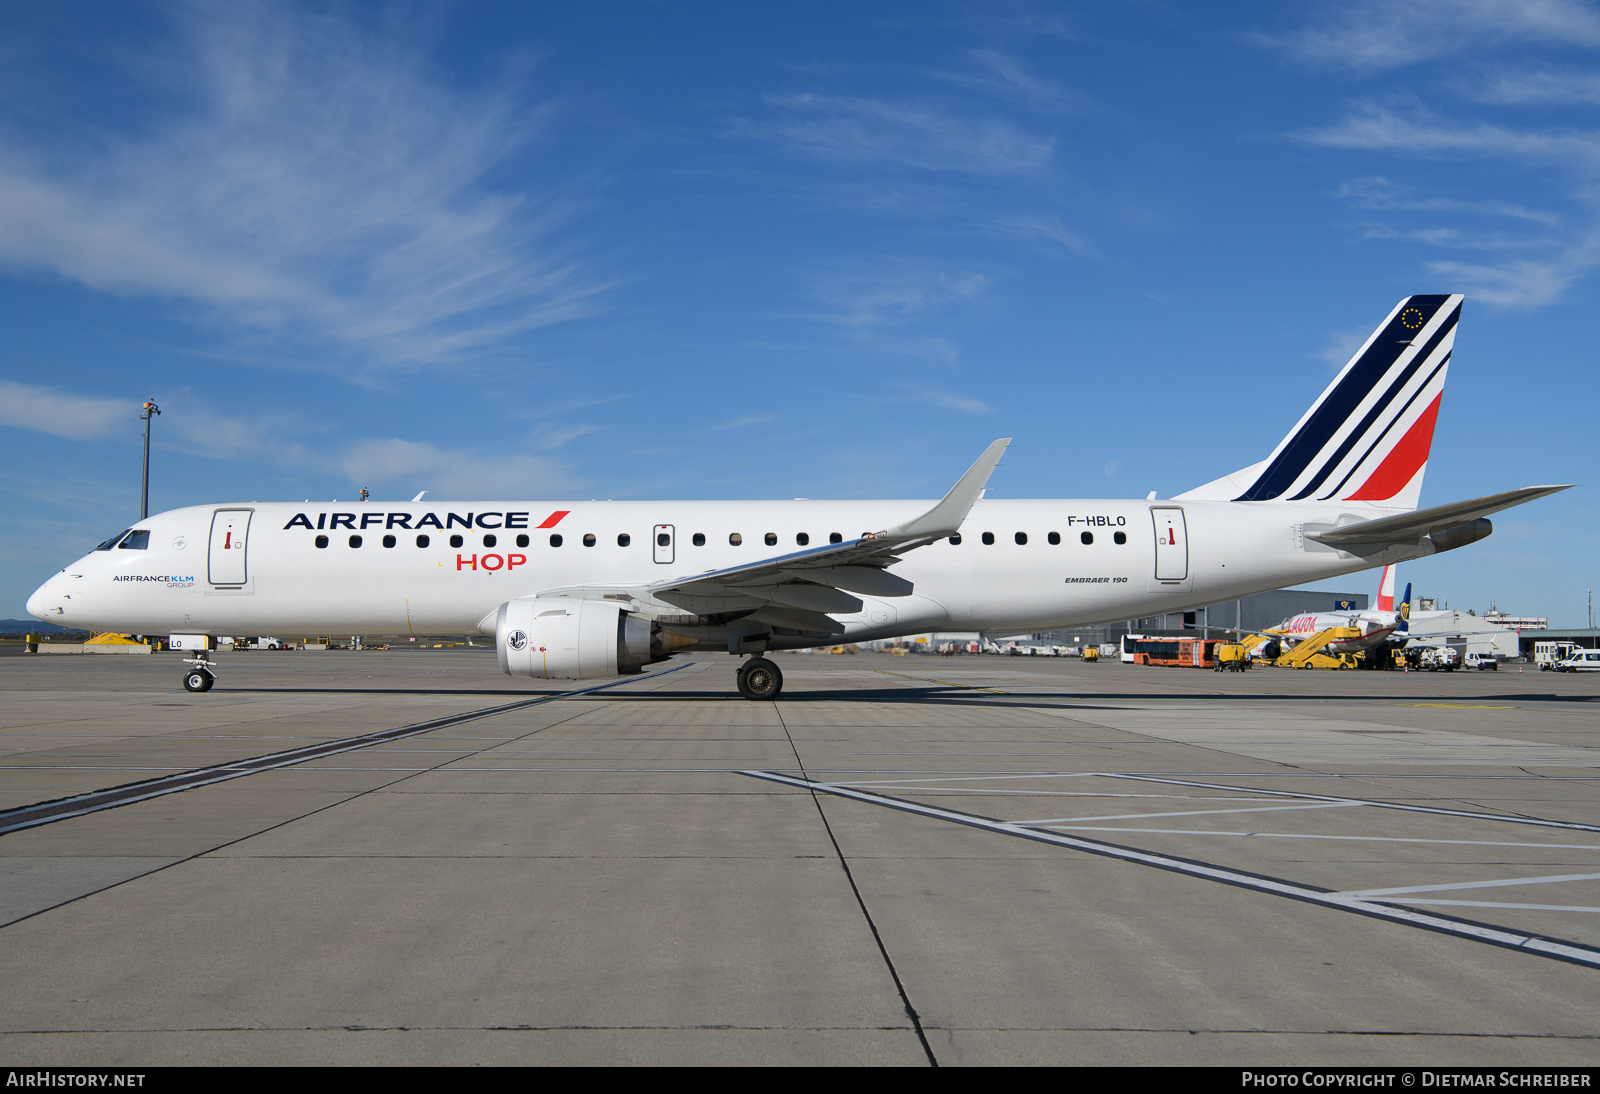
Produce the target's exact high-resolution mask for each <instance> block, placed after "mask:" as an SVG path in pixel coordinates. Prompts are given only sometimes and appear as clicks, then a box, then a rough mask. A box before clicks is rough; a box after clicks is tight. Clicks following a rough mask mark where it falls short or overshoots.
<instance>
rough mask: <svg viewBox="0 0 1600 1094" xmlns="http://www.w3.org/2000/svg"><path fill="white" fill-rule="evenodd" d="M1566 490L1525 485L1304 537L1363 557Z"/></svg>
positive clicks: (1566, 487)
mask: <svg viewBox="0 0 1600 1094" xmlns="http://www.w3.org/2000/svg"><path fill="white" fill-rule="evenodd" d="M1570 489H1572V486H1571V484H1568V485H1566V486H1525V487H1523V488H1522V489H1521V490H1507V491H1506V492H1505V493H1503V494H1490V495H1489V496H1488V497H1485V498H1473V499H1472V500H1471V501H1458V502H1455V503H1454V504H1451V505H1435V506H1434V507H1433V508H1431V509H1418V510H1417V511H1416V512H1414V513H1401V514H1400V515H1399V516H1394V517H1383V518H1381V519H1379V520H1367V521H1362V522H1361V523H1359V524H1346V525H1343V526H1342V527H1338V528H1328V529H1325V530H1322V531H1316V532H1311V531H1308V532H1306V538H1307V539H1314V540H1316V541H1317V542H1318V543H1326V544H1327V545H1328V546H1329V547H1338V548H1340V549H1343V550H1350V551H1355V552H1356V553H1357V554H1366V553H1369V552H1368V551H1367V550H1364V549H1365V548H1371V547H1376V546H1382V545H1385V544H1390V543H1410V542H1413V541H1415V540H1419V539H1421V538H1422V537H1423V536H1426V535H1431V534H1433V533H1435V532H1444V531H1448V530H1449V529H1451V528H1455V527H1458V526H1459V525H1462V524H1467V523H1469V522H1471V521H1474V520H1477V519H1479V518H1480V517H1486V516H1488V515H1489V514H1490V513H1498V512H1500V510H1502V509H1510V508H1511V507H1512V506H1514V505H1523V504H1525V503H1527V502H1530V501H1534V500H1536V499H1538V498H1543V497H1548V496H1549V495H1551V494H1558V493H1560V492H1561V491H1563V490H1570Z"/></svg>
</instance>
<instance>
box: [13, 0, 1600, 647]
mask: <svg viewBox="0 0 1600 1094" xmlns="http://www.w3.org/2000/svg"><path fill="white" fill-rule="evenodd" d="M0 51H3V52H0V60H3V62H4V63H3V64H0V96H3V99H4V104H3V105H4V109H3V110H0V321H3V323H4V329H5V331H6V332H7V335H8V336H7V337H6V338H5V339H4V340H3V342H0V436H3V439H4V442H5V447H6V459H5V460H4V462H3V465H0V507H3V509H0V511H3V514H4V520H3V521H0V582H3V587H0V594H3V596H4V598H5V601H6V604H4V605H0V615H12V616H18V617H20V616H23V615H24V612H23V609H22V604H23V601H24V600H25V599H26V597H27V595H28V593H29V592H31V591H32V590H33V589H34V588H35V587H36V586H37V585H38V584H39V583H40V582H41V581H42V580H43V579H44V578H45V577H47V576H48V575H49V574H50V573H51V572H53V571H54V570H55V569H58V568H59V567H60V566H61V565H63V564H64V563H65V562H66V561H68V560H69V559H71V558H73V557H76V556H77V555H79V554H80V553H82V552H83V551H84V550H85V549H87V548H89V547H91V546H93V544H94V543H96V542H98V541H99V540H100V539H102V538H103V537H104V536H105V535H107V534H109V533H111V532H114V531H116V530H117V529H118V528H120V527H125V526H126V525H127V524H129V523H131V521H132V519H133V518H135V517H136V516H137V515H138V488H139V446H140V423H139V421H138V419H137V413H138V407H139V404H140V402H141V401H142V400H143V399H144V398H146V397H148V396H154V397H155V398H156V400H157V401H158V402H159V403H160V405H161V407H162V410H163V415H162V417H161V418H159V419H158V420H157V421H156V427H155V445H154V451H153V455H152V463H153V465H154V468H153V472H152V486H151V508H152V510H160V509H166V508H173V507H176V506H180V505H188V504H196V503H203V502H214V501H232V500H249V499H261V500H272V499H299V498H303V497H309V498H321V499H331V498H340V497H343V498H349V497H352V496H353V495H354V494H355V492H356V491H357V490H358V489H359V488H360V487H363V486H365V487H367V488H369V489H370V490H371V491H372V493H373V496H374V497H377V498H396V497H404V498H409V497H411V496H412V495H413V494H415V493H416V492H417V491H419V490H423V489H427V490H430V491H431V492H432V493H433V495H434V496H439V497H443V496H447V495H449V496H456V497H463V498H472V497H508V496H510V497H527V498H537V497H546V498H588V497H600V498H672V497H688V498H739V497H795V496H806V497H929V496H937V495H938V494H939V493H941V492H942V491H943V490H944V489H945V488H946V487H947V486H948V485H949V483H950V482H952V481H954V479H955V478H956V477H957V476H958V475H959V474H960V473H961V471H962V470H963V469H964V468H965V467H966V465H967V464H968V463H969V462H970V461H971V460H972V459H973V458H975V457H976V456H977V454H978V453H979V452H980V451H981V450H982V448H983V446H984V445H985V444H986V443H988V441H990V440H992V439H993V438H995V437H999V436H1014V437H1016V439H1017V440H1016V444H1015V445H1014V447H1013V449H1012V450H1011V452H1010V454H1009V455H1008V456H1007V458H1006V460H1005V462H1004V463H1003V464H1002V466H1001V467H1000V469H999V470H998V471H997V473H996V475H995V478H994V480H993V481H992V483H991V493H992V495H994V496H1001V497H1143V496H1144V495H1145V494H1146V493H1148V492H1149V491H1151V490H1156V491H1159V492H1160V494H1161V496H1169V495H1171V494H1174V493H1178V492H1180V491H1182V490H1184V489H1186V488H1188V487H1190V486H1194V485H1197V484H1199V483H1201V482H1205V481H1207V480H1209V479H1211V478H1214V477H1216V476H1218V475H1221V474H1224V473H1226V472H1228V471H1231V470H1234V469H1236V468H1238V467H1241V466H1244V465H1245V464H1248V463H1251V462H1254V461H1255V460H1258V459H1261V458H1263V457H1264V456H1265V455H1266V454H1267V453H1268V452H1269V451H1270V450H1271V448H1272V446H1273V445H1274V444H1276V443H1277V441H1278V440H1279V438H1280V437H1282V435H1283V434H1284V433H1285V432H1286V431H1287V430H1288V428H1289V426H1291V425H1292V424H1293V423H1294V421H1295V420H1296V419H1297V418H1298V416H1299V415H1300V413H1301V412H1302V411H1303V410H1304V409H1305V407H1306V406H1308V405H1309V404H1310V402H1311V400H1312V399H1314V398H1315V396H1316V394H1317V393H1318V392H1319V391H1320V390H1321V389H1322V388H1323V387H1324V386H1325V385H1326V383H1327V382H1328V380H1329V379H1330V378H1331V377H1332V375H1333V373H1334V372H1335V371H1337V368H1338V367H1340V366H1341V365H1342V364H1343V363H1344V360H1345V358H1346V357H1347V356H1348V353H1349V351H1350V350H1351V349H1352V348H1353V347H1354V345H1355V344H1356V343H1358V342H1359V341H1360V339H1361V338H1363V337H1364V336H1365V335H1366V334H1367V333H1368V332H1369V331H1370V330H1371V329H1372V328H1373V327H1374V326H1375V325H1376V324H1377V323H1378V321H1379V320H1381V319H1382V318H1383V317H1384V316H1385V315H1386V314H1387V313H1388V311H1389V309H1390V308H1391V307H1392V306H1393V305H1394V303H1395V301H1397V300H1398V299H1400V298H1401V297H1402V296H1405V295H1407V294H1409V293H1413V292H1464V293H1466V294H1467V304H1466V310H1465V312H1464V317H1463V320H1462V324H1461V329H1460V334H1459V336H1458V339H1457V343H1456V354H1455V358H1454V360H1453V363H1452V369H1451V376H1450V384H1449V387H1448V388H1447V389H1446V392H1445V398H1444V403H1443V408H1442V411H1441V414H1440V418H1439V426H1438V431H1437V434H1436V436H1435V440H1434V448H1433V460H1432V463H1431V464H1430V467H1429V473H1428V478H1427V481H1426V484H1425V486H1424V490H1423V503H1424V504H1440V503H1443V502H1446V501H1452V500H1458V499H1461V498H1466V497H1473V496H1477V495H1481V494H1486V493H1490V492H1493V491H1497V490H1503V489H1509V488H1512V487H1516V486H1522V485H1528V484H1533V483H1546V482H1578V483H1581V484H1584V486H1583V488H1581V489H1578V490H1573V491H1569V492H1567V493H1565V494H1563V495H1560V496H1558V497H1556V498H1553V499H1549V500H1545V501H1542V502H1538V503H1535V504H1533V505H1530V506H1528V507H1526V508H1523V509H1520V510H1516V511H1514V512H1511V513H1507V514H1503V515H1501V516H1500V517H1497V518H1496V520H1495V524H1496V532H1495V535H1494V537H1493V538H1492V539H1490V540H1488V541H1486V542H1484V543H1481V544H1478V545H1475V546H1473V547H1470V548H1467V549H1464V550H1462V551H1459V552H1456V553H1453V554H1449V555H1445V556H1442V557H1440V558H1436V559H1430V560H1424V561H1421V562H1417V563H1413V564H1410V565H1409V566H1408V567H1406V568H1405V569H1404V570H1403V571H1402V575H1403V577H1406V578H1409V579H1411V580H1413V581H1414V582H1415V583H1416V585H1417V589H1418V592H1419V593H1421V594H1423V595H1435V596H1440V597H1448V598H1449V600H1450V603H1451V606H1453V607H1459V608H1467V607H1473V608H1475V609H1476V610H1478V611H1479V612H1482V611H1484V610H1485V609H1487V608H1488V607H1489V606H1490V602H1491V601H1495V602H1497V603H1498V605H1499V607H1500V608H1501V610H1504V611H1509V612H1513V613H1517V614H1544V615H1549V616H1550V617H1551V619H1552V622H1553V623H1554V624H1556V625H1566V626H1581V625H1583V624H1584V622H1585V606H1584V596H1585V588H1586V586H1588V585H1589V584H1591V583H1593V582H1594V581H1595V578H1596V576H1600V575H1597V574H1596V566H1595V562H1596V557H1597V546H1600V536H1597V533H1596V530H1595V529H1596V519H1595V518H1596V515H1597V511H1600V505H1597V503H1596V501H1595V497H1594V491H1593V489H1592V487H1590V486H1589V484H1588V482H1587V480H1589V479H1591V478H1593V476H1592V475H1591V474H1590V473H1589V467H1590V466H1591V465H1592V463H1593V459H1592V457H1591V455H1590V451H1591V449H1592V445H1591V444H1590V439H1591V437H1592V435H1593V432H1594V422H1595V417H1596V406H1597V403H1596V393H1597V384H1596V379H1595V369H1594V367H1593V361H1594V356H1595V348H1594V347H1595V330H1594V326H1595V324H1594V317H1595V315H1596V284H1597V276H1596V274H1597V267H1600V124H1597V109H1600V65H1597V64H1596V61H1597V58H1600V7H1597V6H1596V5H1595V4H1592V3H1585V2H1580V0H1520V2H1512V0H1435V2H1404V0H1386V2H1382V3H1366V2H1357V3H1327V2H1322V3H1315V4H1311V3H1306V4H1294V3H1284V4H1260V5H1242V4H1241V5H1228V4H1208V5H1187V4H1183V5H1180V4H1170V3H1154V2H1152V3H1138V2H1131V3H1124V4H1111V3H1105V4H1094V3H1085V4H1072V5H1049V4H1037V5H1036V4H1025V3H1018V4H1011V5H1008V4H1001V3H996V4H986V5H956V4H950V5H940V4H936V3H907V4H893V3H889V4H876V5H861V4H831V5H830V4H821V3H811V4H805V5H791V6H787V7H780V6H778V5H754V4H735V3H727V4H694V5H668V4H648V3H626V2H617V3H595V4H587V5H571V4H560V5H558V4H533V3H518V4H503V5H500V4H492V3H473V4H459V5H424V4H403V5H390V6H373V5H336V4H335V5H317V6H305V5H294V4H285V3H257V4H251V3H235V4H193V5H190V4H168V5H160V4H144V3H141V4H126V5H117V4H104V5H94V6H92V7H88V8H85V7H70V6H59V5H32V6H22V7H19V8H15V9H13V10H12V11H10V12H9V13H8V17H7V29H6V31H5V32H4V36H3V37H0ZM1367 581H1368V579H1367V578H1366V577H1357V578H1350V579H1345V581H1344V582H1343V583H1342V584H1343V585H1345V586H1350V585H1354V586H1356V587H1362V583H1363V582H1367ZM7 605H9V606H7Z"/></svg>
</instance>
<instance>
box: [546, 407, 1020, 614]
mask: <svg viewBox="0 0 1600 1094" xmlns="http://www.w3.org/2000/svg"><path fill="white" fill-rule="evenodd" d="M1010 443H1011V438H1010V437H1005V438H1002V439H1000V440H998V441H995V442H994V443H993V444H991V445H990V446H989V447H988V448H987V449H985V450H984V453H983V455H981V456H979V457H978V460H977V462H976V463H974V464H973V465H972V466H971V467H970V468H968V469H967V473H966V474H965V475H962V476H961V478H960V480H959V481H957V482H956V484H955V485H954V486H953V487H951V488H950V492H949V493H947V494H946V495H945V496H944V497H943V499H941V500H940V501H939V503H938V504H937V505H935V506H934V507H933V508H932V509H929V510H928V511H927V512H925V513H923V514H922V515H921V516H918V517H916V518H914V519H912V520H909V521H906V522H904V523H902V524H899V525H896V526H895V527H892V528H886V529H884V530H882V531H879V532H868V533H865V534H863V535H862V536H860V537H859V538H857V539H852V540H846V541H844V542H843V543H830V544H827V545H826V546H822V547H812V548H809V549H807V550H804V551H795V552H794V553H792V554H787V555H780V556H778V557H777V558H766V559H761V560H759V561H756V562H751V563H746V564H745V565H742V566H730V567H727V568H725V569H721V570H708V571H706V572H705V573H700V574H691V575H679V576H676V577H671V578H668V579H666V580H665V581H657V582H653V583H651V584H648V585H630V586H621V585H614V586H596V585H591V586H578V587H575V588H568V589H549V590H546V591H543V592H541V593H539V594H538V595H540V596H546V597H548V596H577V597H585V596H587V597H596V596H598V597H605V598H619V597H628V598H633V599H640V600H647V599H654V600H657V601H661V602H664V603H667V604H671V605H673V606H675V607H678V608H681V609H682V610H684V611H686V612H692V613H694V614H695V615H713V614H717V613H721V612H753V613H754V615H755V617H756V618H757V619H758V620H759V621H761V622H765V623H770V624H772V625H773V626H776V627H784V628H787V629H790V630H796V631H801V632H805V633H812V634H820V635H828V634H842V633H843V632H844V629H845V628H844V625H843V624H842V623H840V622H838V621H837V620H834V619H830V618H829V615H830V614H839V615H849V614H852V613H854V612H859V611H860V610H861V609H862V607H863V604H862V602H861V600H860V599H859V598H857V597H855V596H852V595H850V594H851V593H863V594H865V595H868V596H887V597H892V596H909V595H911V593H912V591H913V586H912V584H911V582H909V581H907V580H906V579H905V578H903V577H900V576H898V575H896V574H891V573H889V572H888V570H887V567H889V566H892V565H894V564H895V563H896V562H899V561H900V556H901V555H902V554H904V553H905V552H907V551H910V550H914V549H916V548H918V547H922V546H925V545H927V544H929V543H933V542H934V541H935V540H940V539H944V538H945V537H947V536H953V535H955V534H956V532H957V531H958V530H959V529H960V528H961V524H962V522H963V521H965V520H966V519H967V514H968V513H969V512H971V511H972V506H973V505H974V504H975V503H976V502H977V500H978V499H979V498H980V497H981V496H982V495H983V490H984V486H985V485H986V484H987V483H988V481H989V476H990V475H991V474H992V473H993V472H994V469H995V465H996V464H998V463H999V462H1000V457H1001V456H1003V455H1004V454H1005V450H1006V447H1007V446H1008V445H1009V444H1010Z"/></svg>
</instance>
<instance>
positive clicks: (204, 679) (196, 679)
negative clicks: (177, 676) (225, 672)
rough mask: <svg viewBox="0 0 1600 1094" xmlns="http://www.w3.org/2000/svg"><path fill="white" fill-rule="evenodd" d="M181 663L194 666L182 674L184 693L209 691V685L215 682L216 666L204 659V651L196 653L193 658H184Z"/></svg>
mask: <svg viewBox="0 0 1600 1094" xmlns="http://www.w3.org/2000/svg"><path fill="white" fill-rule="evenodd" d="M183 663H184V664H185V665H193V666H194V667H193V668H192V669H190V670H189V671H188V672H186V673H184V674H183V689H184V690H185V691H210V690H211V685H212V684H215V683H216V682H217V673H216V664H215V662H212V661H208V660H207V659H206V655H205V651H204V650H199V651H197V652H196V653H195V656H193V657H186V658H184V661H183Z"/></svg>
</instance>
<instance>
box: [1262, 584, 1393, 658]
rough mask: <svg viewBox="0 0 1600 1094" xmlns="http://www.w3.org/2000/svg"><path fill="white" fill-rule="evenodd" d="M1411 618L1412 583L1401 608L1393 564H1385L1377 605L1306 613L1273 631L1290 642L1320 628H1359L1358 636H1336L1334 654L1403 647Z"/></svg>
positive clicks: (1329, 646)
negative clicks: (1345, 610) (1395, 593)
mask: <svg viewBox="0 0 1600 1094" xmlns="http://www.w3.org/2000/svg"><path fill="white" fill-rule="evenodd" d="M1410 618H1411V584H1410V583H1409V582H1407V583H1406V594H1405V596H1404V597H1402V598H1401V600H1400V605H1399V607H1398V608H1396V607H1395V603H1394V567H1393V566H1385V567H1384V568H1383V576H1382V577H1381V578H1379V580H1378V607H1377V608H1376V609H1368V610H1366V611H1348V612H1305V613H1302V614H1300V615H1296V616H1293V617H1291V618H1289V619H1285V620H1284V621H1283V622H1282V623H1281V624H1279V625H1278V626H1277V627H1275V628H1273V632H1274V633H1278V634H1282V635H1283V636H1285V637H1286V638H1287V639H1288V640H1289V641H1290V643H1291V644H1292V643H1295V642H1299V641H1303V640H1305V639H1307V638H1310V637H1311V636H1312V635H1314V634H1317V633H1318V632H1320V631H1325V630H1330V629H1332V628H1334V627H1339V628H1342V629H1345V630H1351V629H1354V630H1359V631H1360V632H1361V633H1360V634H1359V635H1358V636H1354V637H1351V638H1342V639H1336V640H1334V641H1332V642H1329V643H1328V645H1327V649H1328V650H1329V651H1330V652H1332V653H1359V652H1361V651H1362V650H1370V649H1375V648H1376V647H1378V646H1392V647H1399V646H1404V645H1405V644H1406V642H1407V641H1409V639H1410V636H1409V634H1408V633H1407V628H1408V621H1409V620H1410Z"/></svg>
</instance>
